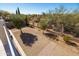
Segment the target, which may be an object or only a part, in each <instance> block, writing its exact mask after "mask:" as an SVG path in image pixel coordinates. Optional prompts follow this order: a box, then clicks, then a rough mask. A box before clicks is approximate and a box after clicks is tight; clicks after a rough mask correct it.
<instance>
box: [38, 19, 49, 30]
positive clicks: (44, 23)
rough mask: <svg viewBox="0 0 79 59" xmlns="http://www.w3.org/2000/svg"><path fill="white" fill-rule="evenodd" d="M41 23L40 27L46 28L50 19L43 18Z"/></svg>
mask: <svg viewBox="0 0 79 59" xmlns="http://www.w3.org/2000/svg"><path fill="white" fill-rule="evenodd" d="M39 24H40V28H41V29H43V30H45V29H46V28H47V26H48V19H41V20H40V22H39Z"/></svg>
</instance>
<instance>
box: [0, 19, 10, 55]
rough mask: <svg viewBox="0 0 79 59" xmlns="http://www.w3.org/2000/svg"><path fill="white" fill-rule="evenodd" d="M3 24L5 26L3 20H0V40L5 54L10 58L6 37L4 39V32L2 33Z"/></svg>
mask: <svg viewBox="0 0 79 59" xmlns="http://www.w3.org/2000/svg"><path fill="white" fill-rule="evenodd" d="M4 24H5V22H4V20H3V19H0V39H1V41H2V43H3V46H4V49H5V51H6V54H7V55H8V56H10V55H11V52H10V49H9V45H8V41H7V37H6V34H5V31H4V28H3V25H4Z"/></svg>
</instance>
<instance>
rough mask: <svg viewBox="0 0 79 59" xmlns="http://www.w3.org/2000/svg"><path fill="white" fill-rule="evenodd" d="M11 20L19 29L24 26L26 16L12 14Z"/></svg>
mask: <svg viewBox="0 0 79 59" xmlns="http://www.w3.org/2000/svg"><path fill="white" fill-rule="evenodd" d="M10 20H11V21H12V23H13V24H14V26H15V27H16V28H18V29H20V28H21V27H23V26H24V23H25V22H24V20H25V16H24V15H11V16H10Z"/></svg>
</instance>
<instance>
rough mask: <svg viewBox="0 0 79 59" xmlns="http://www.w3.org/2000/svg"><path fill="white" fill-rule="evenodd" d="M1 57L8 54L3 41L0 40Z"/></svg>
mask: <svg viewBox="0 0 79 59" xmlns="http://www.w3.org/2000/svg"><path fill="white" fill-rule="evenodd" d="M0 56H6V52H5V49H4V46H3V43H2V41H1V39H0Z"/></svg>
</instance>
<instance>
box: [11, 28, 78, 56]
mask: <svg viewBox="0 0 79 59" xmlns="http://www.w3.org/2000/svg"><path fill="white" fill-rule="evenodd" d="M12 32H13V34H14V36H15V37H16V39H17V41H18V42H19V43H20V45H21V47H22V49H23V50H24V52H25V53H26V54H27V55H28V56H36V55H39V56H40V55H41V56H43V55H47V56H49V55H50V56H52V55H79V49H78V48H76V47H74V46H70V45H67V44H66V43H65V42H63V40H62V37H59V39H60V41H56V40H52V38H49V37H47V36H45V35H44V34H43V31H42V30H40V29H38V28H30V27H25V28H22V32H23V33H25V34H24V36H25V37H26V38H24V39H25V40H26V42H27V41H28V39H29V40H31V42H30V41H29V44H31V45H29V44H24V43H23V41H24V40H23V38H22V37H21V32H20V30H18V29H12ZM29 34H31V35H29ZM31 36H33V37H32V38H31ZM34 36H36V37H37V39H36V40H34V39H35V37H34ZM22 40H23V41H22Z"/></svg>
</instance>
